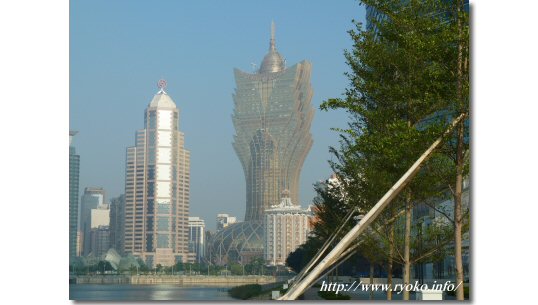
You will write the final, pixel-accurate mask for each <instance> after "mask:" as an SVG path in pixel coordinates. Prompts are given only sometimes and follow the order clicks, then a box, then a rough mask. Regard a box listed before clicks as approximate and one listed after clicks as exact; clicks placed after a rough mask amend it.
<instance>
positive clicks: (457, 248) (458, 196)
mask: <svg viewBox="0 0 538 305" xmlns="http://www.w3.org/2000/svg"><path fill="white" fill-rule="evenodd" d="M463 128H464V126H463V123H461V124H460V126H459V128H458V151H457V164H456V191H455V194H454V197H455V198H454V257H455V261H456V285H459V283H461V282H463V257H462V226H463V218H462V202H461V201H462V193H463V190H462V189H463V162H464V160H463V140H464V139H463V132H464V130H463ZM456 298H457V300H463V299H464V295H463V285H459V286H458V289H457V290H456Z"/></svg>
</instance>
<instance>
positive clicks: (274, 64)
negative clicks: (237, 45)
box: [258, 22, 286, 74]
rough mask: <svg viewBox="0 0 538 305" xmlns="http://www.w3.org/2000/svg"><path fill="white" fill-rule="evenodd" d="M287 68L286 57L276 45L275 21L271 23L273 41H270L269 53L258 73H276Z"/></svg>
mask: <svg viewBox="0 0 538 305" xmlns="http://www.w3.org/2000/svg"><path fill="white" fill-rule="evenodd" d="M284 69H286V65H285V62H284V57H282V55H280V53H278V51H277V50H276V47H275V23H274V22H273V23H271V41H270V42H269V53H267V55H265V57H264V58H263V60H262V63H261V65H260V70H259V71H258V73H260V74H263V73H274V72H280V71H282V70H284Z"/></svg>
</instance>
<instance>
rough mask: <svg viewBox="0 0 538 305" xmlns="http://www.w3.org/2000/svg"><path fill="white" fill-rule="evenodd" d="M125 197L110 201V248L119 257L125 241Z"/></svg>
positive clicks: (121, 196)
mask: <svg viewBox="0 0 538 305" xmlns="http://www.w3.org/2000/svg"><path fill="white" fill-rule="evenodd" d="M124 226H125V195H123V194H122V195H120V196H119V197H116V198H112V199H110V246H111V247H112V248H114V249H115V250H116V251H117V252H118V253H119V254H120V255H122V254H123V250H124V246H125V244H124V239H125V231H124V229H125V227H124Z"/></svg>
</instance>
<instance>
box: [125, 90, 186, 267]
mask: <svg viewBox="0 0 538 305" xmlns="http://www.w3.org/2000/svg"><path fill="white" fill-rule="evenodd" d="M165 87H166V82H165V81H163V80H161V81H159V88H160V90H159V91H158V92H157V94H156V95H155V96H154V97H153V99H152V100H151V102H150V103H149V105H148V107H147V108H146V111H145V118H144V126H145V128H144V129H141V130H138V131H137V132H136V146H134V147H129V148H127V157H126V159H127V160H126V167H125V170H126V173H125V252H126V253H131V254H133V255H135V256H138V257H141V258H142V259H144V260H145V261H146V264H148V265H149V266H154V265H157V264H161V265H163V266H171V265H173V264H174V263H175V262H176V261H183V262H186V261H187V256H188V250H189V249H188V244H189V231H188V215H189V185H190V173H189V168H190V153H189V151H188V150H186V149H185V148H184V135H183V133H182V132H180V131H179V109H178V108H177V107H176V104H175V103H174V101H173V100H172V98H170V96H169V95H168V94H167V93H166V92H165V91H164V89H165Z"/></svg>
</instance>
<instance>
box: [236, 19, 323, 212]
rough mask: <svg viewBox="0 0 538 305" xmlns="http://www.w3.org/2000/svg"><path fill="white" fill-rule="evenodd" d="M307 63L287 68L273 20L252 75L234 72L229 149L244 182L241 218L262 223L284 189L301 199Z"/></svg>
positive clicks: (306, 146)
mask: <svg viewBox="0 0 538 305" xmlns="http://www.w3.org/2000/svg"><path fill="white" fill-rule="evenodd" d="M311 69H312V68H311V64H310V63H309V62H308V61H302V62H300V63H298V64H296V65H294V66H292V67H289V68H287V67H286V65H285V60H284V58H283V57H282V55H280V53H278V51H277V50H276V45H275V31H274V23H273V24H272V29H271V40H270V43H269V53H267V55H265V57H264V58H263V61H262V63H261V65H260V69H259V70H258V72H257V73H255V74H250V73H246V72H242V71H240V70H238V69H235V70H234V73H235V81H236V84H237V88H236V90H235V94H234V95H233V99H234V102H235V109H234V114H233V116H232V118H233V124H234V126H235V130H236V134H235V136H234V143H233V147H234V149H235V151H236V153H237V156H238V157H239V159H240V161H241V164H242V165H243V171H244V174H245V178H246V182H247V187H246V190H247V196H246V214H245V221H251V220H254V221H261V220H262V218H263V212H264V210H265V209H268V208H269V207H270V206H272V205H275V204H277V203H278V202H279V201H280V194H281V193H282V191H283V190H285V189H288V190H289V191H290V197H291V200H292V201H293V202H296V203H298V202H299V177H300V174H301V168H302V166H303V163H304V160H305V158H306V156H307V154H308V152H309V151H310V148H311V147H312V135H311V134H310V125H311V123H312V118H313V116H314V109H313V108H312V105H311V104H310V101H311V99H312V95H313V90H312V87H311V85H310V72H311Z"/></svg>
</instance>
